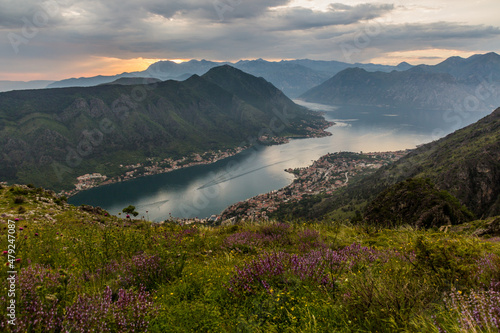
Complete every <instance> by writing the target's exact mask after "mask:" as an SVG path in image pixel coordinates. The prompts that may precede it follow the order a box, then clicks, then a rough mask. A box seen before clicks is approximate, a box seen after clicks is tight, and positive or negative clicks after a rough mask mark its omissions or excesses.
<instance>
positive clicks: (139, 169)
mask: <svg viewBox="0 0 500 333" xmlns="http://www.w3.org/2000/svg"><path fill="white" fill-rule="evenodd" d="M333 124H334V123H333V122H328V121H324V124H322V126H319V127H318V128H311V127H306V128H305V130H306V133H307V134H305V135H303V136H301V137H294V138H319V137H324V136H330V135H332V134H331V133H330V132H327V131H325V129H326V128H328V127H330V126H332V125H333ZM290 139H291V138H290V137H288V136H267V135H263V136H260V137H259V138H258V139H257V140H256V143H257V144H259V145H263V146H269V145H280V144H285V143H288V142H290ZM247 148H249V146H239V147H236V148H229V149H225V150H217V151H208V152H205V153H202V154H199V153H193V154H191V155H188V156H184V157H182V158H179V159H174V158H165V159H162V160H155V159H153V158H147V159H146V161H145V162H143V163H136V164H130V165H123V164H120V165H119V167H120V169H122V170H123V173H122V174H121V175H119V176H115V177H108V176H107V175H102V174H100V173H89V174H84V175H81V176H79V177H77V178H76V180H77V182H76V183H75V184H74V185H75V187H74V188H73V189H71V190H68V191H62V192H60V193H59V195H65V196H67V197H71V196H73V195H75V194H77V193H78V192H80V191H84V190H88V189H91V188H94V187H97V186H102V185H108V184H113V183H118V182H123V181H126V180H131V179H134V178H138V177H143V176H150V175H156V174H161V173H167V172H171V171H174V170H178V169H182V168H187V167H190V166H195V165H202V164H211V163H215V162H217V161H219V160H222V159H225V158H228V157H231V156H234V155H236V154H238V153H241V152H242V151H244V150H245V149H247Z"/></svg>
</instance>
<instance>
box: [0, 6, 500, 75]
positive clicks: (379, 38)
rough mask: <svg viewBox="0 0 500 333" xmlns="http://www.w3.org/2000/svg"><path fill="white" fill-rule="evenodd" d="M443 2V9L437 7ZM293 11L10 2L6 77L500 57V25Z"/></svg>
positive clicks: (397, 10)
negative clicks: (112, 67)
mask: <svg viewBox="0 0 500 333" xmlns="http://www.w3.org/2000/svg"><path fill="white" fill-rule="evenodd" d="M495 1H497V0H495ZM439 2H440V0H436V5H438V4H439ZM50 3H52V4H54V3H56V4H57V8H56V7H54V6H52V8H56V9H57V10H52V11H51V12H50V13H51V15H50V20H49V22H47V24H46V25H45V26H43V27H41V28H40V29H39V31H38V32H37V33H36V34H33V35H32V36H29V38H24V39H23V40H22V42H20V43H19V44H18V45H17V48H18V51H19V52H18V53H15V52H14V51H15V50H14V48H13V47H12V45H11V43H10V40H9V38H7V37H8V36H9V34H11V35H12V34H16V35H18V36H21V37H23V30H22V29H23V27H24V25H25V22H23V18H28V19H29V20H31V21H33V15H34V14H35V13H37V12H39V11H40V10H41V8H43V6H47V5H48V4H50ZM291 3H292V2H291V1H290V0H268V1H264V0H255V1H250V0H182V1H181V0H169V1H165V0H143V1H137V0H86V1H81V0H44V1H42V2H40V1H39V0H3V1H2V2H1V3H0V72H3V73H12V72H13V71H15V70H17V71H19V72H23V71H28V70H29V72H35V71H37V70H38V71H39V72H40V73H46V75H47V78H50V77H53V76H54V74H51V73H54V69H56V70H57V71H58V72H62V71H67V70H68V69H70V68H71V67H72V66H71V65H72V64H73V63H80V64H81V63H85V64H86V65H85V66H84V67H81V68H82V73H81V74H82V75H85V70H86V68H89V67H88V66H90V65H91V61H89V59H94V58H92V57H105V58H120V59H134V58H139V57H144V58H158V59H166V58H170V59H173V58H183V59H186V58H196V59H201V58H205V59H210V60H238V59H250V58H260V57H262V58H266V59H284V58H288V59H289V58H313V59H324V60H330V59H336V60H340V61H346V60H348V59H346V58H345V52H343V50H342V45H349V46H352V47H353V48H354V50H355V51H356V52H354V53H352V59H351V60H352V62H355V61H365V60H369V59H372V58H376V57H382V56H383V55H384V54H388V53H389V52H394V51H408V50H424V49H453V50H467V51H470V50H484V51H496V52H498V51H499V50H500V38H499V37H500V30H499V28H498V27H497V26H487V25H474V24H467V23H456V22H447V21H440V22H430V23H423V22H422V21H419V20H418V19H416V20H415V21H409V22H410V23H404V24H402V23H397V22H401V20H399V21H398V20H397V19H398V18H399V17H400V15H401V13H402V12H405V13H406V14H407V15H408V12H407V9H406V8H407V7H405V8H403V7H398V6H395V5H393V4H389V3H385V4H384V3H364V4H358V5H348V4H345V3H331V4H329V5H328V6H324V7H322V10H319V9H311V8H306V7H298V6H297V5H295V6H293V7H292V6H291V5H290V4H291ZM293 3H294V4H297V3H299V2H297V1H294V2H293ZM306 5H307V2H304V6H306ZM408 6H410V7H411V4H408ZM411 22H413V23H411ZM464 22H467V20H466V18H464ZM429 56H434V55H433V54H429ZM96 66H97V65H96ZM79 68H80V67H79ZM72 73H74V71H73V72H72ZM40 75H42V74H40ZM51 75H52V76H51ZM0 79H1V76H0Z"/></svg>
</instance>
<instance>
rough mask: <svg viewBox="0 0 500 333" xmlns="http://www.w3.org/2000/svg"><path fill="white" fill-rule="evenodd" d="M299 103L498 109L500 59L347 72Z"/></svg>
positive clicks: (456, 59) (477, 57)
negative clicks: (387, 70)
mask: <svg viewBox="0 0 500 333" xmlns="http://www.w3.org/2000/svg"><path fill="white" fill-rule="evenodd" d="M299 98H300V99H303V100H305V101H307V102H314V103H322V104H330V105H364V106H384V107H392V108H416V109H427V110H454V111H462V110H465V111H484V110H492V109H494V108H496V107H498V106H499V105H500V56H499V55H498V54H496V53H487V54H483V55H474V56H471V57H469V58H467V59H464V58H460V57H451V58H448V59H447V60H445V61H443V62H441V63H439V64H437V65H434V66H429V65H419V66H415V67H412V68H409V69H406V70H403V71H391V72H381V71H376V72H368V71H366V70H364V69H362V68H349V69H345V70H343V71H341V72H339V73H337V74H336V75H334V76H333V77H331V78H330V79H329V80H327V81H325V82H324V83H322V84H320V85H319V86H317V87H314V88H312V89H310V90H309V91H307V92H305V93H304V94H302V95H301V96H300V97H299Z"/></svg>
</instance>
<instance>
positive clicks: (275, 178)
mask: <svg viewBox="0 0 500 333" xmlns="http://www.w3.org/2000/svg"><path fill="white" fill-rule="evenodd" d="M296 102H298V103H300V104H303V105H305V106H307V107H309V108H310V109H313V110H318V111H324V112H325V118H326V119H328V120H333V121H335V122H336V123H337V124H336V125H335V126H333V127H331V128H329V129H328V131H329V132H331V133H332V136H330V137H324V138H316V139H298V140H292V141H291V142H290V143H288V144H285V145H279V146H271V147H258V148H257V149H250V150H248V151H245V152H242V153H240V154H238V155H236V156H233V157H230V158H227V159H224V160H221V161H219V162H217V163H214V164H211V165H200V166H194V167H190V168H186V169H182V170H176V171H173V172H170V173H166V174H160V175H153V176H147V177H142V178H137V179H133V180H130V181H126V182H122V183H116V184H111V185H107V186H103V187H99V188H94V189H91V190H88V191H84V192H81V193H79V194H77V195H75V196H74V197H72V198H70V200H69V203H71V204H74V205H80V204H89V205H93V206H100V207H102V208H104V209H106V210H108V211H109V212H110V213H112V214H118V213H119V212H121V210H122V209H123V208H124V207H126V206H128V205H134V206H136V210H137V211H138V212H139V217H141V216H144V217H149V219H150V220H153V221H162V220H164V219H166V218H168V217H169V216H173V217H181V218H192V217H200V218H203V217H208V216H210V215H212V214H218V213H220V212H221V211H222V210H224V209H225V208H226V207H228V206H229V205H231V204H233V203H235V202H238V201H241V200H245V199H248V198H250V197H253V196H255V195H258V194H261V193H265V192H270V191H272V190H276V189H279V188H282V187H284V186H286V185H288V184H290V183H291V182H292V180H293V176H292V175H290V174H289V173H286V172H285V171H284V169H287V168H296V167H304V166H308V165H310V164H311V163H312V161H314V160H316V159H318V158H319V157H321V156H322V155H325V154H327V153H332V152H339V151H353V152H360V151H363V152H376V151H391V150H400V149H407V148H415V147H416V145H419V144H422V143H427V142H430V141H432V140H435V139H438V138H440V137H442V136H444V135H446V134H448V133H451V132H453V131H454V130H456V129H458V128H461V127H464V126H466V125H468V124H470V123H473V122H475V121H477V120H478V119H480V118H482V117H483V116H485V115H486V113H470V114H467V115H466V116H464V115H460V117H458V116H457V115H453V114H452V113H444V112H439V111H415V110H394V109H386V108H373V107H338V108H337V107H331V106H324V105H319V104H311V103H304V102H300V101H296Z"/></svg>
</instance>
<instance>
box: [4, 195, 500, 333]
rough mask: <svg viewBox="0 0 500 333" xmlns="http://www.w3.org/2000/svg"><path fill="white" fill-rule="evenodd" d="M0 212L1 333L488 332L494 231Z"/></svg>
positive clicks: (495, 273)
mask: <svg viewBox="0 0 500 333" xmlns="http://www.w3.org/2000/svg"><path fill="white" fill-rule="evenodd" d="M0 207H2V208H0V226H1V227H2V228H1V230H3V232H2V235H1V237H0V247H1V248H3V249H5V251H4V261H5V263H6V264H8V265H9V266H6V265H4V267H5V269H3V270H1V271H0V279H1V280H2V281H4V286H8V288H7V287H4V288H0V314H1V316H0V327H2V329H1V330H2V332H66V331H68V332H91V331H96V332H145V331H146V330H147V331H148V332H162V333H163V332H438V331H444V330H446V331H447V332H465V331H478V332H479V331H481V332H494V331H495V329H498V326H496V325H497V323H498V322H499V321H500V312H499V308H498V304H499V301H500V289H499V283H500V247H499V243H498V236H499V235H500V234H499V233H498V221H499V220H500V219H498V218H497V220H495V221H496V222H495V221H494V220H485V221H475V222H473V223H469V224H465V225H458V226H456V229H450V230H447V231H446V232H444V231H438V230H416V229H412V228H409V227H404V228H401V227H400V228H395V229H383V228H378V229H377V228H372V227H371V226H370V225H363V224H359V225H352V224H350V223H348V222H346V221H333V220H325V221H324V223H311V222H305V221H301V222H300V223H299V222H293V221H288V220H281V221H275V222H261V223H257V224H241V225H233V226H225V227H221V226H219V227H216V226H204V225H188V226H179V225H177V224H175V223H173V222H172V221H167V222H165V223H161V224H151V223H149V222H146V221H142V220H131V219H129V218H126V217H125V216H123V218H120V217H115V216H110V215H109V214H108V213H107V212H106V211H104V210H102V209H100V208H93V207H90V206H81V207H78V208H77V207H73V206H70V205H68V204H66V203H65V201H64V200H63V199H61V198H58V197H56V196H55V195H54V194H53V192H48V191H45V190H43V189H41V188H34V187H28V186H13V187H2V188H0ZM495 223H496V224H495ZM495 226H496V227H495ZM495 228H496V229H495ZM10 230H12V231H10ZM495 230H496V231H495ZM478 232H479V234H482V235H484V238H478V237H477V235H478ZM9 235H10V236H9ZM9 245H15V248H14V247H9ZM7 249H9V250H8V251H7ZM11 270H15V271H17V273H16V276H17V280H16V281H15V283H10V282H9V281H10V280H7V278H8V277H10V276H11V275H12V274H10V273H8V272H7V271H11ZM12 286H14V287H12ZM13 288H14V289H15V291H12V290H14V289H13ZM9 292H11V293H10V294H9ZM12 300H14V301H15V310H14V312H15V318H16V319H15V324H16V325H11V324H9V322H8V321H9V320H13V319H11V318H10V317H8V316H7V314H8V312H7V311H10V310H8V308H7V307H8V306H10V304H12Z"/></svg>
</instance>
